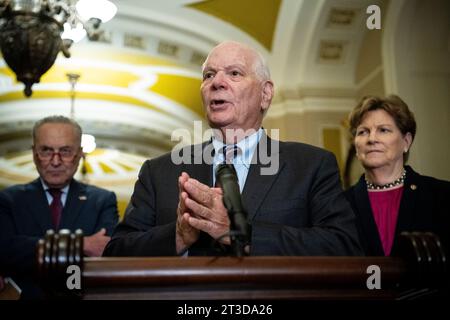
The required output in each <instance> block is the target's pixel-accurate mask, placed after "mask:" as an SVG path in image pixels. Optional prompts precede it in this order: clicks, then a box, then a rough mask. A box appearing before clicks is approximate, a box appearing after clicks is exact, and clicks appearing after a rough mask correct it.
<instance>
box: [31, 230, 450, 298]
mask: <svg viewBox="0 0 450 320" xmlns="http://www.w3.org/2000/svg"><path fill="white" fill-rule="evenodd" d="M404 239H405V242H404V243H405V245H404V248H403V250H404V252H405V255H404V256H402V257H244V258H235V257H189V258H183V257H160V258H83V256H82V252H83V250H82V243H83V240H82V234H81V233H78V234H70V233H68V232H67V231H61V232H60V233H59V234H53V233H49V234H47V235H46V237H45V239H43V240H41V241H40V243H39V245H38V250H37V259H38V269H39V272H38V274H39V279H40V281H41V283H42V285H43V287H44V288H46V291H47V292H48V294H49V295H50V297H56V298H75V299H127V300H129V299H157V300H160V299H161V300H171V299H177V300H191V299H195V300H204V299H215V300H218V299H220V300H222V299H226V300H228V299H232V300H235V299H239V300H240V299H333V300H335V299H388V300H391V299H414V298H418V297H422V296H424V295H433V294H436V292H439V291H440V290H441V289H442V287H445V286H446V285H448V266H447V259H446V255H445V252H444V250H442V247H441V245H440V242H439V240H438V239H437V238H436V237H435V236H434V235H432V234H422V233H413V234H405V235H404ZM70 265H75V266H77V267H79V270H81V290H77V289H73V290H70V289H68V287H67V281H68V277H69V276H71V274H70V273H69V274H68V273H67V267H68V266H70ZM377 274H378V275H377ZM377 276H379V278H378V279H379V284H380V286H381V287H380V288H376V280H375V278H374V277H377ZM374 286H375V288H374Z"/></svg>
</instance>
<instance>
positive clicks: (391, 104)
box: [349, 95, 417, 162]
mask: <svg viewBox="0 0 450 320" xmlns="http://www.w3.org/2000/svg"><path fill="white" fill-rule="evenodd" d="M374 110H384V111H386V112H387V113H388V114H389V115H390V116H391V117H392V118H393V119H394V122H395V124H396V126H397V128H398V129H399V130H400V132H401V133H402V134H403V135H405V134H407V133H408V132H409V133H410V134H411V136H412V141H414V137H415V136H416V129H417V125H416V120H415V118H414V113H413V112H412V111H411V110H409V108H408V105H407V104H406V103H405V102H404V101H403V100H402V99H401V98H400V97H399V96H397V95H389V96H387V97H386V98H380V97H376V96H365V97H363V98H362V99H361V100H360V102H359V103H358V104H357V106H356V107H355V108H354V109H353V111H352V112H351V113H350V116H349V123H350V133H351V135H352V137H353V138H355V135H356V129H357V128H358V126H359V125H360V124H361V121H362V120H363V118H364V116H365V115H366V114H367V112H369V111H374ZM408 155H409V150H408V152H407V153H406V154H405V155H404V161H405V162H406V160H407V159H408Z"/></svg>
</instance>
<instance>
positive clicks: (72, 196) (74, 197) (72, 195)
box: [59, 179, 88, 229]
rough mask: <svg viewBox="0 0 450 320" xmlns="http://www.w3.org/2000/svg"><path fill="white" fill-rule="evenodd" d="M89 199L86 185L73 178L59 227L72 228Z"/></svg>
mask: <svg viewBox="0 0 450 320" xmlns="http://www.w3.org/2000/svg"><path fill="white" fill-rule="evenodd" d="M87 200H88V197H87V194H86V186H85V185H83V184H81V183H79V182H77V181H75V179H72V182H71V184H70V188H69V194H68V195H67V199H66V204H65V205H64V209H63V212H62V217H61V223H60V226H59V229H64V228H67V229H71V228H72V226H73V225H74V224H75V221H76V219H77V217H78V216H79V215H80V212H81V209H82V208H83V205H84V203H85V202H86V201H87Z"/></svg>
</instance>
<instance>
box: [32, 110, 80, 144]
mask: <svg viewBox="0 0 450 320" xmlns="http://www.w3.org/2000/svg"><path fill="white" fill-rule="evenodd" d="M46 123H63V124H68V125H71V126H72V127H73V129H74V130H75V134H76V135H77V138H78V141H79V143H80V145H81V135H82V134H83V130H82V129H81V126H80V125H79V124H78V123H77V122H76V121H75V120H72V119H70V118H67V117H65V116H59V115H54V116H48V117H45V118H43V119H40V120H38V121H37V122H36V123H35V124H34V126H33V130H32V137H33V145H34V142H35V141H36V133H37V130H38V129H39V128H40V127H41V126H43V125H44V124H46Z"/></svg>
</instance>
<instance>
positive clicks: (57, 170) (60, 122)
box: [0, 116, 118, 298]
mask: <svg viewBox="0 0 450 320" xmlns="http://www.w3.org/2000/svg"><path fill="white" fill-rule="evenodd" d="M32 150H33V159H34V163H35V165H36V168H37V170H38V172H39V176H40V177H39V178H38V179H36V180H35V181H33V182H31V183H28V184H25V185H17V186H12V187H9V188H7V189H5V190H3V191H2V192H1V193H0V266H1V267H0V274H2V275H3V276H11V277H12V278H13V279H14V280H15V281H16V282H17V284H18V285H19V287H21V288H22V297H23V298H27V297H39V296H40V295H41V292H40V290H39V288H38V287H36V286H35V284H34V283H33V280H32V277H33V272H34V266H35V263H36V262H35V251H36V244H37V242H38V240H39V239H40V238H42V237H43V236H44V234H45V233H46V231H47V230H48V229H53V230H59V229H70V230H71V231H75V230H76V229H82V230H83V233H84V235H85V237H84V253H85V255H87V256H101V255H102V252H103V249H104V247H105V245H106V243H107V242H108V241H109V240H110V237H109V235H111V233H112V231H113V228H114V226H115V225H116V223H117V220H118V213H117V202H116V196H115V195H114V193H113V192H110V191H106V190H104V189H100V188H97V187H94V186H90V185H86V184H83V183H80V182H78V181H76V180H75V179H74V178H73V176H74V174H75V172H76V171H77V168H78V164H79V162H80V158H81V157H82V149H81V127H80V126H79V125H78V124H77V123H76V122H75V121H73V120H71V119H68V118H66V117H63V116H51V117H47V118H44V119H42V120H40V121H38V122H37V123H36V124H35V126H34V128H33V147H32Z"/></svg>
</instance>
